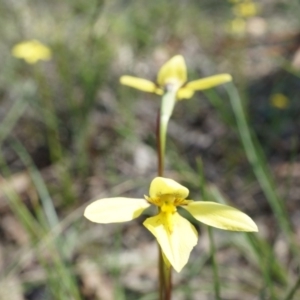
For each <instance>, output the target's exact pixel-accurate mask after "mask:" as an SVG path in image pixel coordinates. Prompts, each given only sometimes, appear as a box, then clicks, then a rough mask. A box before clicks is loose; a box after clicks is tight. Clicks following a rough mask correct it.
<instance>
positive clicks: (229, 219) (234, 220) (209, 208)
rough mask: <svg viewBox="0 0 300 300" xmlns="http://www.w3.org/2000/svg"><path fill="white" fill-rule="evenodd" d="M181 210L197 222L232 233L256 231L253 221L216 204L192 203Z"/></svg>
mask: <svg viewBox="0 0 300 300" xmlns="http://www.w3.org/2000/svg"><path fill="white" fill-rule="evenodd" d="M182 208H184V209H186V210H187V211H189V212H190V213H191V214H192V215H193V217H194V218H195V219H197V220H198V221H200V222H202V223H204V224H206V225H209V226H213V227H216V228H220V229H225V230H232V231H258V229H257V226H256V224H255V223H254V222H253V220H252V219H251V218H250V217H249V216H247V215H246V214H244V213H243V212H241V211H239V210H237V209H236V208H233V207H231V206H228V205H223V204H219V203H216V202H204V201H203V202H202V201H201V202H192V203H190V204H189V205H187V206H182Z"/></svg>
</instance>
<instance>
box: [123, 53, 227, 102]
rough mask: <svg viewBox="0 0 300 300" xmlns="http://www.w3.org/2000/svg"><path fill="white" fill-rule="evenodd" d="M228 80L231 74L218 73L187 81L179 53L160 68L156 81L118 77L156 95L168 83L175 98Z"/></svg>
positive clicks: (185, 69)
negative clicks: (173, 88) (174, 93)
mask: <svg viewBox="0 0 300 300" xmlns="http://www.w3.org/2000/svg"><path fill="white" fill-rule="evenodd" d="M229 81H232V77H231V75H229V74H219V75H214V76H210V77H206V78H203V79H198V80H193V81H190V82H187V68H186V64H185V61H184V58H183V56H181V55H176V56H174V57H172V58H171V59H170V60H169V61H167V62H166V63H165V64H164V65H163V66H162V67H161V68H160V70H159V72H158V75H157V83H154V82H152V81H150V80H147V79H144V78H138V77H133V76H128V75H124V76H122V77H121V78H120V82H121V84H123V85H127V86H130V87H133V88H135V89H138V90H142V91H144V92H149V93H155V94H158V95H163V94H164V90H165V89H166V88H167V87H168V85H172V86H173V87H175V89H176V90H177V94H176V97H177V100H180V99H190V98H191V97H192V96H193V95H194V92H195V91H198V90H205V89H209V88H212V87H215V86H217V85H220V84H223V83H226V82H229Z"/></svg>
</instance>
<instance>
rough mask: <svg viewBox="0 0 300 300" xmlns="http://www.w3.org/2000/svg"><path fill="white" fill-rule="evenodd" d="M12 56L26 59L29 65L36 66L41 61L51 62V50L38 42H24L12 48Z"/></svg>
mask: <svg viewBox="0 0 300 300" xmlns="http://www.w3.org/2000/svg"><path fill="white" fill-rule="evenodd" d="M11 52H12V55H13V56H15V57H17V58H22V59H24V60H25V61H26V62H27V63H28V64H35V63H36V62H38V61H39V60H50V59H51V55H52V53H51V50H50V49H49V48H48V47H47V46H45V45H44V44H42V43H41V42H39V41H37V40H30V41H24V42H22V43H19V44H17V45H15V46H14V47H13V48H12V51H11Z"/></svg>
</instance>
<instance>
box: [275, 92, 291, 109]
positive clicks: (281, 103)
mask: <svg viewBox="0 0 300 300" xmlns="http://www.w3.org/2000/svg"><path fill="white" fill-rule="evenodd" d="M289 102H290V100H289V98H288V97H287V96H285V95H283V94H280V93H277V94H273V95H272V96H271V98H270V103H271V105H272V106H274V107H276V108H279V109H285V108H287V107H288V106H289Z"/></svg>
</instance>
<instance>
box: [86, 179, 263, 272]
mask: <svg viewBox="0 0 300 300" xmlns="http://www.w3.org/2000/svg"><path fill="white" fill-rule="evenodd" d="M188 194H189V190H188V189H187V188H185V187H184V186H182V185H180V184H179V183H177V182H176V181H174V180H172V179H168V178H163V177H156V178H154V179H153V180H152V182H151V185H150V191H149V196H145V199H133V198H123V197H118V198H105V199H100V200H96V201H95V202H93V203H91V204H90V205H88V206H87V207H86V209H85V212H84V216H85V217H86V218H87V219H89V220H90V221H92V222H96V223H115V222H126V221H129V220H133V219H135V218H137V217H139V216H140V215H141V214H142V212H143V211H144V210H145V209H146V208H148V207H149V206H150V205H151V204H153V205H155V206H157V207H158V208H159V209H158V211H159V212H158V214H157V215H155V216H154V217H150V218H148V219H146V220H145V222H144V223H143V224H144V226H145V227H146V228H147V229H148V230H149V231H150V232H151V233H152V234H153V235H154V236H155V237H156V239H157V241H158V243H159V245H160V247H161V249H162V252H163V254H164V258H165V259H167V260H168V262H169V263H170V264H171V265H172V266H173V267H174V269H175V270H176V271H177V272H180V271H181V270H182V268H183V267H184V266H185V264H186V263H187V261H188V258H189V256H190V252H191V251H192V249H193V247H194V246H195V245H196V244H197V240H198V233H197V231H196V229H195V227H194V226H193V225H192V224H191V223H190V222H189V221H188V220H186V219H185V218H183V217H182V216H181V215H180V214H179V213H178V212H177V207H178V206H181V207H182V208H184V209H185V210H187V211H188V212H189V213H190V214H192V215H193V217H194V218H195V219H196V220H198V221H200V222H202V223H204V224H207V225H210V226H213V227H216V228H220V229H225V230H233V231H248V232H250V231H258V229H257V226H256V224H255V223H254V222H253V221H252V219H251V218H250V217H248V216H247V215H246V214H244V213H242V212H241V211H239V210H237V209H235V208H233V207H230V206H227V205H223V204H219V203H215V202H206V201H193V200H187V199H186V197H187V196H188Z"/></svg>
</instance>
